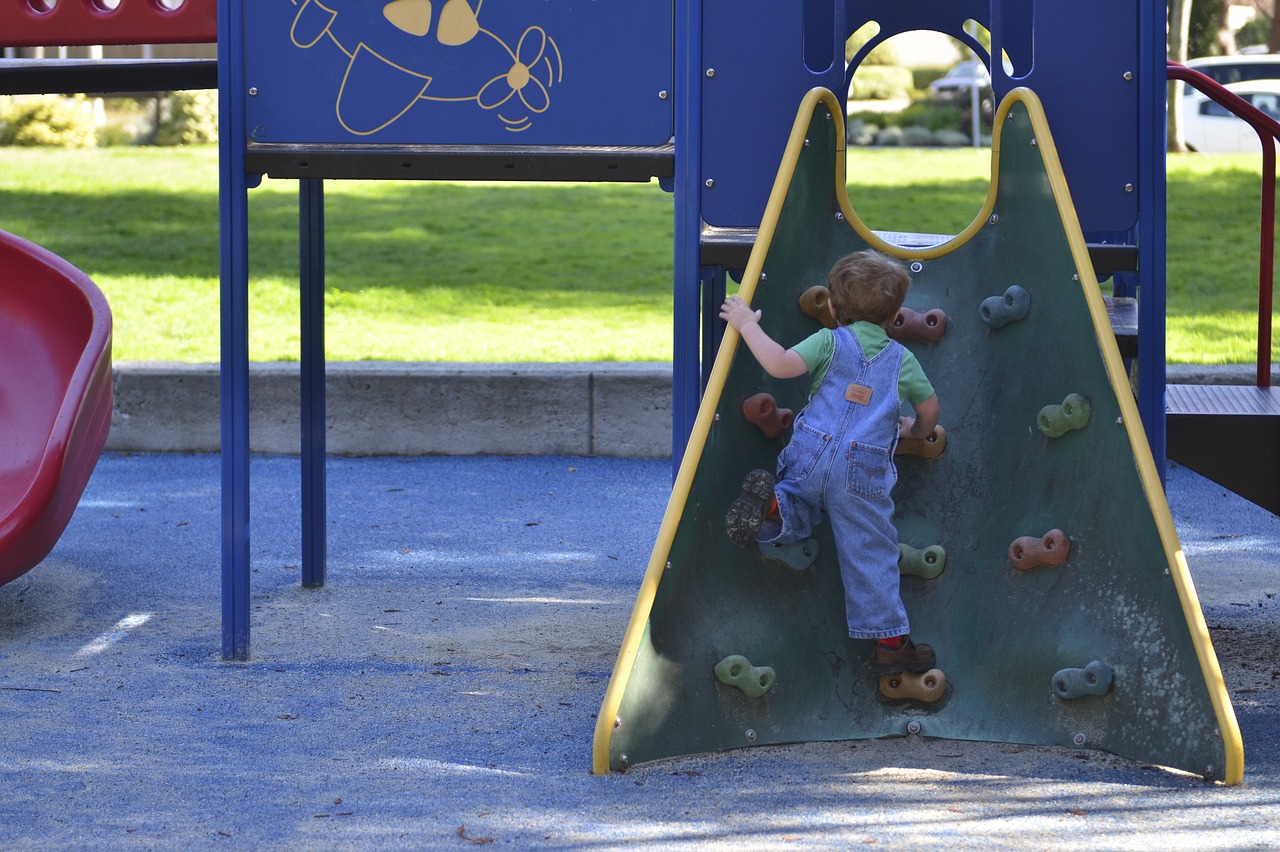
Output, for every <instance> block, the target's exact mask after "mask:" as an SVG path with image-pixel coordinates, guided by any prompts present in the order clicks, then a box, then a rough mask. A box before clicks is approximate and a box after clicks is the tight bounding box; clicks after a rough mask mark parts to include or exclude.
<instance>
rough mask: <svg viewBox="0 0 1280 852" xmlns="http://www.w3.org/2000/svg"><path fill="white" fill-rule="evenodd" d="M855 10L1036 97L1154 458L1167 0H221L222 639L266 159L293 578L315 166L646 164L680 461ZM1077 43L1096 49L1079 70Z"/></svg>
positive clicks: (318, 543) (240, 563) (310, 395)
mask: <svg viewBox="0 0 1280 852" xmlns="http://www.w3.org/2000/svg"><path fill="white" fill-rule="evenodd" d="M869 21H874V22H876V23H878V25H879V28H880V29H879V32H878V34H877V35H876V37H875V38H874V39H872V40H871V41H870V42H869V43H868V44H867V47H866V49H868V50H869V49H870V48H871V47H874V45H875V44H877V43H879V42H880V41H882V40H884V39H887V38H890V37H892V36H894V35H896V34H898V33H901V32H905V31H909V30H918V29H931V30H937V31H940V32H943V33H947V34H951V35H955V36H956V37H958V38H961V39H962V40H964V41H966V43H968V44H969V45H970V47H972V48H975V49H976V50H977V51H978V53H979V55H980V56H983V57H984V58H986V59H987V60H988V64H989V65H990V66H991V68H992V75H993V85H994V88H995V91H996V94H997V96H1003V95H1004V94H1006V93H1007V92H1008V91H1009V90H1011V89H1013V88H1015V87H1018V86H1026V87H1030V88H1032V89H1034V90H1035V91H1036V92H1037V94H1038V95H1039V98H1040V100H1041V102H1042V103H1043V104H1044V107H1045V111H1046V113H1047V115H1048V117H1049V121H1050V123H1051V125H1052V126H1053V128H1054V133H1055V136H1056V138H1057V140H1058V150H1059V152H1060V155H1061V159H1062V165H1063V169H1064V171H1065V173H1066V177H1067V180H1068V181H1069V183H1070V186H1071V191H1072V198H1073V199H1074V200H1075V203H1076V207H1077V211H1078V215H1079V219H1080V223H1081V226H1082V228H1083V230H1084V233H1085V236H1086V239H1087V241H1088V244H1089V249H1090V254H1091V256H1092V257H1093V258H1094V263H1095V267H1096V268H1097V269H1098V272H1099V277H1101V278H1105V277H1108V276H1111V275H1112V274H1113V273H1114V275H1115V280H1116V293H1117V295H1119V296H1121V297H1132V296H1134V295H1135V294H1137V295H1139V298H1138V299H1137V303H1136V304H1137V310H1138V317H1137V321H1136V323H1135V322H1133V321H1132V318H1130V319H1129V321H1128V325H1129V328H1128V331H1127V333H1126V336H1127V337H1128V339H1129V340H1130V342H1131V341H1132V337H1133V336H1134V332H1135V331H1136V329H1137V328H1141V330H1142V334H1141V335H1137V338H1138V346H1137V351H1131V352H1129V353H1128V354H1131V355H1136V356H1137V359H1138V363H1139V364H1140V365H1143V366H1144V367H1146V368H1144V369H1140V370H1139V379H1138V405H1139V409H1140V410H1141V411H1142V412H1143V420H1144V423H1145V426H1146V429H1147V435H1148V440H1149V441H1150V444H1151V447H1152V450H1153V453H1154V454H1155V456H1156V457H1157V458H1160V457H1163V452H1164V434H1163V417H1162V413H1163V405H1164V402H1163V398H1164V387H1163V384H1164V375H1163V367H1162V365H1163V364H1164V298H1163V286H1162V285H1163V280H1164V229H1163V223H1164V167H1163V166H1164V161H1163V141H1164V115H1165V44H1164V27H1165V24H1164V15H1163V10H1162V9H1156V8H1155V7H1154V6H1152V5H1151V4H1146V3H1138V2H1126V3H1115V2H1110V0H1086V2H1083V3H1075V4H1071V5H1069V6H1063V5H1062V4H1059V3H1052V2H1046V1H1045V0H1017V2H1013V0H1010V2H1003V1H1002V0H962V2H953V1H952V0H946V1H945V2H944V0H922V2H918V3H912V4H909V5H904V4H895V3H888V2H882V3H856V2H840V0H804V2H800V3H794V4H779V3H774V2H770V0H745V2H740V0H734V2H729V0H690V2H681V3H675V4H634V3H622V2H600V3H590V4H582V3H576V2H570V1H569V0H563V2H555V1H554V0H553V2H548V3H543V4H538V5H537V6H530V5H529V4H525V3H515V2H510V0H506V2H504V0H489V2H487V3H484V4H483V5H482V6H481V5H480V4H475V3H471V4H469V3H468V2H467V0H448V2H446V3H430V2H426V0H393V2H369V0H345V2H340V0H328V2H325V3H321V2H317V0H271V1H270V2H262V3H248V2H229V3H224V4H222V5H221V6H220V8H219V33H220V37H219V58H218V64H219V68H220V69H221V72H222V73H221V75H220V84H221V85H220V98H221V100H220V107H221V115H222V122H223V127H222V139H223V145H222V164H221V169H222V193H221V195H222V201H221V204H222V222H223V239H222V270H223V273H222V274H223V284H222V333H223V340H222V352H223V358H222V402H223V410H222V436H223V437H222V441H223V450H224V453H223V464H224V469H223V500H224V519H223V541H224V542H225V552H224V564H223V583H224V586H223V588H224V613H223V654H224V656H225V657H226V658H228V659H244V658H246V657H247V656H248V653H249V623H248V598H249V591H248V577H249V535H248V529H249V503H248V490H249V473H248V459H249V444H248V365H249V360H248V323H249V312H248V305H247V286H248V277H249V262H248V249H249V241H250V240H249V228H248V222H247V213H246V210H247V193H248V191H249V189H250V188H251V187H252V186H253V185H255V184H256V182H257V181H258V180H259V179H260V176H262V175H270V176H272V177H276V178H296V179H298V180H299V185H300V195H299V206H300V220H301V223H302V225H301V229H300V233H301V239H302V243H303V248H302V252H301V257H302V272H301V279H302V280H301V287H302V298H303V306H304V308H303V315H304V319H303V325H304V328H303V341H302V347H303V348H302V358H303V399H302V406H303V415H302V416H303V423H304V426H303V454H304V465H303V467H304V476H303V492H304V493H303V507H302V516H303V538H304V554H303V567H302V575H303V583H304V584H305V585H321V584H323V583H324V578H325V567H324V564H325V538H324V527H325V508H324V492H325V486H324V465H323V460H324V450H325V448H324V390H323V388H324V381H323V376H324V356H323V350H324V347H323V333H324V317H323V302H322V295H323V289H324V263H323V247H324V213H323V181H324V180H325V179H330V178H348V179H352V178H359V179H377V180H432V179H472V180H477V179H503V180H512V179H517V180H519V179H526V180H622V181H649V180H650V179H652V178H657V179H658V180H659V181H661V183H662V185H663V187H664V188H666V189H668V190H670V191H671V192H673V193H674V196H675V241H674V242H675V245H674V253H675V281H674V300H675V306H674V314H675V331H674V333H675V347H674V369H675V382H674V429H673V455H674V459H675V463H676V465H677V466H678V465H679V463H680V460H681V457H682V454H683V449H684V444H685V441H686V439H687V437H688V435H689V433H690V430H691V428H692V424H693V421H694V418H695V416H696V412H697V409H698V405H699V401H700V396H701V392H702V388H703V387H704V384H705V381H706V375H707V369H708V367H709V364H710V360H711V355H712V354H713V353H714V351H715V349H716V347H717V345H718V342H719V329H718V327H717V321H716V320H715V318H714V317H715V310H714V307H715V306H716V305H718V304H719V301H720V299H721V298H722V296H723V292H724V288H725V279H726V275H727V274H728V273H736V272H739V271H740V270H742V269H744V268H745V267H746V264H747V258H748V256H749V254H750V249H751V246H752V244H753V242H754V237H755V229H756V228H757V227H758V225H759V223H760V219H761V215H762V213H763V211H764V207H765V202H766V200H767V198H768V195H769V191H770V188H771V185H772V176H773V174H774V171H775V169H776V167H777V164H778V162H779V159H780V157H781V155H782V152H783V149H784V146H785V143H786V139H787V134H788V131H789V128H790V126H791V123H792V120H793V118H794V114H795V108H796V105H797V104H798V103H799V102H800V100H801V99H802V97H803V96H804V94H805V93H806V92H807V91H809V90H810V89H813V88H815V87H821V88H826V89H829V90H832V91H834V92H840V93H843V92H845V91H846V90H847V86H848V83H849V80H850V78H851V75H852V73H853V71H854V70H855V68H856V64H857V62H858V61H859V60H860V58H861V57H860V56H859V57H854V63H853V64H852V65H850V66H849V68H846V66H845V62H844V45H845V42H846V41H847V39H848V37H849V35H850V34H852V33H853V32H854V31H856V30H858V29H859V28H860V27H862V26H863V25H864V24H865V23H867V22H869ZM968 21H973V22H976V23H977V24H979V25H981V26H982V27H985V28H986V29H987V30H989V31H990V33H991V39H992V51H993V53H994V54H995V55H996V56H1002V55H1003V56H1007V57H1008V59H1009V62H1010V66H1011V68H1012V71H1011V72H1007V71H1006V70H1005V68H1004V67H1003V63H1002V62H990V61H989V57H987V55H986V51H985V50H984V49H983V48H982V46H981V45H980V44H979V43H978V42H976V41H975V40H974V39H973V37H972V36H969V35H967V34H966V22H968ZM1073 33H1077V34H1079V36H1080V38H1075V37H1073V36H1072V34H1073ZM1086 37H1087V39H1088V42H1089V44H1090V45H1091V48H1090V55H1091V57H1093V58H1092V59H1091V61H1089V62H1087V63H1082V62H1080V61H1079V48H1078V45H1079V44H1080V43H1081V40H1082V39H1084V38H1086ZM864 53H865V50H864ZM1084 93H1087V96H1085V94H1084ZM849 178H850V180H851V181H852V182H854V183H856V181H857V175H850V176H849ZM908 239H909V236H908ZM924 239H929V238H928V237H924ZM932 239H933V240H934V241H937V239H938V238H937V237H933V238H932Z"/></svg>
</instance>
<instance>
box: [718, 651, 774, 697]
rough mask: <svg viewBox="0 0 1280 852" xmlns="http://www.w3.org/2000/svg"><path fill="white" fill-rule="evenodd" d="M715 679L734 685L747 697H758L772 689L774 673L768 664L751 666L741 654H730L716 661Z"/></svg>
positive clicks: (727, 684)
mask: <svg viewBox="0 0 1280 852" xmlns="http://www.w3.org/2000/svg"><path fill="white" fill-rule="evenodd" d="M715 672H716V680H718V681H720V682H721V683H723V684H724V685H726V686H732V687H736V688H738V689H740V690H742V691H743V692H744V693H746V695H747V697H749V698H759V697H760V696H762V695H764V694H765V693H766V692H768V691H769V690H771V689H773V681H774V679H775V678H776V675H775V674H774V672H773V669H771V668H770V667H768V666H753V665H751V661H750V660H748V659H747V658H746V657H744V656H742V655H741V654H730V655H729V656H727V657H725V658H724V659H723V660H721V661H720V662H718V663H716V668H715Z"/></svg>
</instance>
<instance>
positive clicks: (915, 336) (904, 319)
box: [889, 308, 947, 343]
mask: <svg viewBox="0 0 1280 852" xmlns="http://www.w3.org/2000/svg"><path fill="white" fill-rule="evenodd" d="M946 333H947V315H946V314H944V313H943V312H942V310H941V309H940V308H933V309H932V310H928V311H925V312H924V313H920V312H919V311H913V310H911V308H899V309H898V315H897V316H895V317H894V318H893V323H892V324H891V325H890V326H889V336H890V337H892V338H893V339H894V340H920V341H923V342H925V343H937V342H938V341H939V340H941V339H942V335H944V334H946Z"/></svg>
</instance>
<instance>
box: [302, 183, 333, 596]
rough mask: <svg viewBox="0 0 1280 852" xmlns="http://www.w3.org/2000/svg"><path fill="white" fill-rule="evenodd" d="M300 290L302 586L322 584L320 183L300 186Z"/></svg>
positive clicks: (322, 302)
mask: <svg viewBox="0 0 1280 852" xmlns="http://www.w3.org/2000/svg"><path fill="white" fill-rule="evenodd" d="M298 242H299V247H300V251H299V262H298V271H299V278H300V284H301V289H302V311H301V313H302V354H301V357H302V387H301V399H302V585H303V586H308V587H315V586H323V585H324V581H325V563H326V538H325V523H326V518H327V512H326V506H325V484H326V483H325V387H324V372H325V371H324V365H325V361H324V181H323V180H316V179H308V180H300V181H298Z"/></svg>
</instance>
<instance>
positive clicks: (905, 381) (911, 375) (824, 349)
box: [791, 321, 933, 405]
mask: <svg viewBox="0 0 1280 852" xmlns="http://www.w3.org/2000/svg"><path fill="white" fill-rule="evenodd" d="M851 330H852V331H853V333H854V335H855V336H856V337H857V338H858V344H859V345H860V346H861V347H862V353H863V354H864V355H866V356H867V358H874V357H876V356H877V355H879V354H880V352H881V350H883V349H884V348H885V347H886V346H888V345H889V333H888V332H887V331H885V330H884V328H882V327H881V326H878V325H876V324H875V323H871V322H865V321H858V322H855V323H854V324H853V325H852V326H851ZM791 348H792V349H794V350H795V352H796V353H797V354H798V355H799V356H800V357H801V358H803V359H804V363H805V366H806V367H808V368H809V375H811V376H813V383H812V384H810V385H809V396H811V397H812V396H813V395H814V394H815V393H817V392H818V385H820V384H822V380H823V379H824V378H825V377H826V375H827V369H828V368H829V367H830V366H831V358H832V356H833V355H835V352H836V336H835V332H834V331H832V330H831V329H829V328H824V329H820V330H818V331H817V332H815V333H813V334H811V335H809V336H808V337H806V338H805V339H804V340H802V341H800V342H799V343H797V344H796V345H795V346H793V347H791ZM931 396H933V385H932V384H931V383H930V382H929V378H928V376H926V375H925V374H924V370H923V369H921V367H920V362H919V361H917V360H916V356H915V355H913V354H911V350H909V349H905V348H904V349H903V352H902V366H901V367H899V369H898V397H899V398H900V399H903V400H905V401H907V402H909V403H911V404H912V405H919V404H920V403H922V402H924V401H925V400H926V399H928V398H929V397H931Z"/></svg>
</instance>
